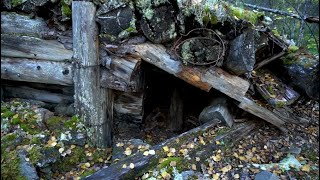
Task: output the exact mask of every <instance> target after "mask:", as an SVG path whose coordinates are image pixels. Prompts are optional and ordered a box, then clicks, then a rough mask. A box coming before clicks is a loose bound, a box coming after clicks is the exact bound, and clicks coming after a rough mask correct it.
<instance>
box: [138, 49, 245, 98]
mask: <svg viewBox="0 0 320 180" xmlns="http://www.w3.org/2000/svg"><path fill="white" fill-rule="evenodd" d="M135 51H136V52H137V53H138V54H139V55H140V56H141V58H142V59H143V60H144V61H146V62H149V63H151V64H153V65H155V66H157V67H159V68H160V69H163V70H164V71H166V72H168V73H170V74H173V75H174V76H176V77H178V78H180V79H182V80H184V81H186V82H188V83H190V84H191V85H193V86H196V87H198V88H200V89H202V90H205V91H209V90H210V89H211V88H215V89H217V90H219V91H221V92H223V93H225V94H227V95H228V96H230V97H232V98H236V97H241V96H244V95H245V93H246V92H247V90H248V89H249V85H250V84H249V82H247V81H245V80H243V79H241V78H239V77H238V76H234V75H231V74H229V73H227V72H225V71H223V70H222V69H220V68H210V70H208V71H203V70H202V69H199V68H191V67H188V66H184V65H183V64H182V63H181V62H180V61H178V60H174V59H172V58H171V57H170V55H169V54H168V53H167V52H166V49H165V47H164V46H162V45H157V44H150V43H144V44H140V45H136V46H135Z"/></svg>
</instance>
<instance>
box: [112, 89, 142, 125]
mask: <svg viewBox="0 0 320 180" xmlns="http://www.w3.org/2000/svg"><path fill="white" fill-rule="evenodd" d="M113 109H114V111H115V114H117V115H119V116H120V117H121V119H125V120H129V121H133V122H135V123H141V122H142V116H143V93H125V92H118V93H115V98H114V104H113Z"/></svg>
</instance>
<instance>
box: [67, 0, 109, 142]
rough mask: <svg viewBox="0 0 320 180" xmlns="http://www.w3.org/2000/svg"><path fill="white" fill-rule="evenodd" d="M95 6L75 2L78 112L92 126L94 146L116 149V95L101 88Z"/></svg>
mask: <svg viewBox="0 0 320 180" xmlns="http://www.w3.org/2000/svg"><path fill="white" fill-rule="evenodd" d="M95 13H96V7H95V5H94V4H93V3H92V2H84V1H73V2H72V30H73V57H74V61H75V64H76V67H75V72H74V78H73V79H74V85H75V96H74V97H75V111H76V113H77V114H78V115H80V117H81V118H83V120H84V122H85V123H86V124H87V125H88V126H89V127H88V128H89V132H90V133H91V134H89V137H90V138H91V143H92V144H93V145H95V146H97V147H112V120H113V119H112V118H113V117H112V116H113V112H112V109H113V95H112V92H111V90H108V89H103V88H101V87H100V73H101V72H100V62H99V54H98V50H99V39H98V27H97V24H96V22H95Z"/></svg>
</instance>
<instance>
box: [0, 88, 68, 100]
mask: <svg viewBox="0 0 320 180" xmlns="http://www.w3.org/2000/svg"><path fill="white" fill-rule="evenodd" d="M3 90H4V94H5V96H6V97H14V98H22V99H32V100H37V101H43V102H47V103H55V104H60V103H72V102H73V97H72V96H67V95H63V94H58V93H52V92H49V91H44V90H38V89H34V88H30V87H27V86H15V87H14V86H4V87H3Z"/></svg>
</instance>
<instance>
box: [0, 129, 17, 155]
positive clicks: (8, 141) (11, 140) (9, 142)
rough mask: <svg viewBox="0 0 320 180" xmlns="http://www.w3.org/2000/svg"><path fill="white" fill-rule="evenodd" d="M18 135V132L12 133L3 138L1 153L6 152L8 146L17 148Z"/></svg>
mask: <svg viewBox="0 0 320 180" xmlns="http://www.w3.org/2000/svg"><path fill="white" fill-rule="evenodd" d="M17 137H18V136H17V135H16V134H13V133H10V134H6V135H5V136H3V137H2V138H1V154H2V153H4V151H5V150H6V149H7V148H10V149H14V148H15V146H16V145H17V144H16V142H15V141H16V139H17Z"/></svg>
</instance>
